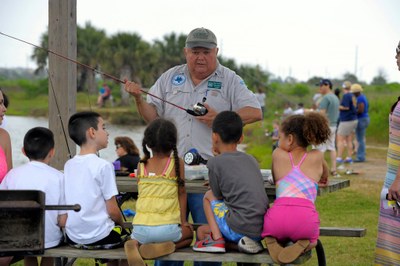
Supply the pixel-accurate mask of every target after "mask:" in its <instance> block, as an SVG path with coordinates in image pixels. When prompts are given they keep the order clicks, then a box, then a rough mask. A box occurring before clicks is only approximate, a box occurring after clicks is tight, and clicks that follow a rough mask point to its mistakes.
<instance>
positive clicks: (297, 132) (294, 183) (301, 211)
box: [262, 112, 330, 264]
mask: <svg viewBox="0 0 400 266" xmlns="http://www.w3.org/2000/svg"><path fill="white" fill-rule="evenodd" d="M329 136H330V129H329V123H328V120H327V118H326V117H325V116H324V115H322V114H319V113H317V112H311V113H307V114H306V115H292V116H290V117H288V118H286V119H285V120H284V121H283V122H282V124H281V127H280V130H279V147H278V148H277V149H276V150H275V151H274V153H273V155H272V175H273V177H274V181H275V184H276V200H275V202H274V204H273V206H272V207H271V208H270V209H268V211H267V212H266V214H265V216H264V228H263V232H262V237H265V239H264V240H265V243H266V245H267V247H268V250H269V252H270V255H271V257H272V259H273V260H274V261H275V262H277V263H281V264H286V263H291V262H292V261H294V260H295V259H296V258H297V257H298V256H299V255H300V254H301V253H303V252H304V251H306V250H310V249H311V248H313V247H315V246H316V245H317V240H318V237H319V224H320V222H319V217H318V212H317V210H316V209H315V205H314V202H315V199H316V197H317V191H318V182H319V181H320V180H321V179H327V178H328V175H329V171H328V166H327V163H326V161H325V159H324V156H323V153H322V152H321V151H319V150H316V149H314V150H307V147H309V146H310V145H318V144H321V143H324V142H325V141H326V140H328V139H329ZM288 241H293V242H295V243H294V244H293V245H291V246H288V247H285V248H283V246H282V245H281V244H284V243H287V242H288Z"/></svg>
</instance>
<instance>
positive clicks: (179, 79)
mask: <svg viewBox="0 0 400 266" xmlns="http://www.w3.org/2000/svg"><path fill="white" fill-rule="evenodd" d="M185 81H186V77H185V76H184V75H182V74H176V75H174V76H173V77H172V85H174V86H179V85H182V84H183V83H185Z"/></svg>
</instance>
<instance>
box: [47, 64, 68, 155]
mask: <svg viewBox="0 0 400 266" xmlns="http://www.w3.org/2000/svg"><path fill="white" fill-rule="evenodd" d="M46 71H47V75H48V76H49V81H50V88H51V91H52V92H53V97H54V102H55V104H56V108H57V116H58V117H59V118H60V123H61V129H62V132H63V134H64V139H65V144H66V145H67V150H68V157H69V158H70V159H71V158H72V155H71V150H70V148H69V144H68V139H67V134H66V133H65V128H64V123H63V120H62V117H61V112H60V107H59V105H58V102H57V96H56V92H55V91H54V88H53V81H52V79H51V76H50V72H49V70H48V69H47V68H46Z"/></svg>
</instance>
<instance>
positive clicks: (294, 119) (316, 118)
mask: <svg viewBox="0 0 400 266" xmlns="http://www.w3.org/2000/svg"><path fill="white" fill-rule="evenodd" d="M280 130H281V131H282V132H283V133H284V134H285V135H286V136H287V135H289V134H292V135H293V136H294V137H295V139H296V142H297V144H298V145H299V146H300V147H304V148H306V147H307V146H309V145H311V144H312V145H319V144H322V143H324V142H326V141H327V140H328V139H329V136H330V135H331V130H330V128H329V122H328V119H327V118H326V116H325V115H323V114H320V113H318V112H310V113H306V114H305V115H292V116H289V117H288V118H286V119H285V120H284V121H283V122H282V124H281V128H280Z"/></svg>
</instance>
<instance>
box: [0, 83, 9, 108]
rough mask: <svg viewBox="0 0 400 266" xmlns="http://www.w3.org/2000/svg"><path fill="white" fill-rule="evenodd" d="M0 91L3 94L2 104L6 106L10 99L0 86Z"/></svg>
mask: <svg viewBox="0 0 400 266" xmlns="http://www.w3.org/2000/svg"><path fill="white" fill-rule="evenodd" d="M0 92H1V93H2V94H3V99H4V106H5V107H6V108H8V105H9V104H10V100H9V99H8V97H7V95H6V94H5V93H4V91H3V90H2V89H1V88H0Z"/></svg>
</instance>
